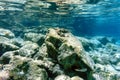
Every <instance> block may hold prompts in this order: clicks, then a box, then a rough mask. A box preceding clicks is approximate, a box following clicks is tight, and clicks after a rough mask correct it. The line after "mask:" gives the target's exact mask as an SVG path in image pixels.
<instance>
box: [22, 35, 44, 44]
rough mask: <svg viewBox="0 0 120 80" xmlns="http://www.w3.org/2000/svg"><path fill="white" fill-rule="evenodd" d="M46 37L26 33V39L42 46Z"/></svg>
mask: <svg viewBox="0 0 120 80" xmlns="http://www.w3.org/2000/svg"><path fill="white" fill-rule="evenodd" d="M44 37H45V36H44V35H43V34H38V33H25V36H24V39H25V40H29V41H33V42H35V43H37V44H38V45H40V46H41V45H42V44H43V42H44V39H45V38H44Z"/></svg>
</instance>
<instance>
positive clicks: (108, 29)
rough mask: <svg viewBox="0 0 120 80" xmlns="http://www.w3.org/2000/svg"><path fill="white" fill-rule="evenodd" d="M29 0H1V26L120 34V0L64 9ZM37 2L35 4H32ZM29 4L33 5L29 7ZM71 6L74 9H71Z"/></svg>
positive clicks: (76, 32) (74, 32)
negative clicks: (43, 5)
mask: <svg viewBox="0 0 120 80" xmlns="http://www.w3.org/2000/svg"><path fill="white" fill-rule="evenodd" d="M34 3H35V2H34V1H33V2H30V1H29V2H27V1H26V0H21V1H20V0H17V1H14V0H10V1H6V0H5V1H2V0H1V1H0V6H1V7H0V27H4V28H8V29H11V30H13V31H15V32H16V33H17V31H18V33H19V32H22V31H23V30H21V29H24V28H26V27H29V28H31V29H32V28H33V27H34V28H36V29H37V28H38V27H43V28H44V27H62V28H67V29H69V30H70V31H72V33H73V34H75V35H78V36H79V35H80V36H94V35H103V36H115V37H119V35H120V1H119V0H100V1H99V2H98V3H92V4H90V3H88V4H74V5H73V4H71V5H66V6H65V9H64V10H56V7H57V6H56V5H55V4H53V3H52V6H51V7H50V8H43V7H40V6H38V5H35V4H34ZM30 4H34V5H30ZM27 5H30V6H32V7H30V8H29V7H28V6H27ZM70 8H71V9H70Z"/></svg>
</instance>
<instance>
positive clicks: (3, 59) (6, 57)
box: [0, 51, 18, 64]
mask: <svg viewBox="0 0 120 80" xmlns="http://www.w3.org/2000/svg"><path fill="white" fill-rule="evenodd" d="M15 55H18V51H8V52H5V53H4V54H3V55H2V56H1V57H0V63H2V64H9V62H10V60H11V59H12V58H13V57H14V56H15Z"/></svg>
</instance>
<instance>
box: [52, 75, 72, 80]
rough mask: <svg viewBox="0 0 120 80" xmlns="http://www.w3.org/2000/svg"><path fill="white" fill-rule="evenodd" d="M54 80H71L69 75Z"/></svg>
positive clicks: (59, 76)
mask: <svg viewBox="0 0 120 80" xmlns="http://www.w3.org/2000/svg"><path fill="white" fill-rule="evenodd" d="M54 80H71V79H70V77H69V76H67V75H58V76H57V77H56V78H55V79H54Z"/></svg>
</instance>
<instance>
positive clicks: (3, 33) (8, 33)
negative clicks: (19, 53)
mask: <svg viewBox="0 0 120 80" xmlns="http://www.w3.org/2000/svg"><path fill="white" fill-rule="evenodd" d="M0 36H4V37H7V38H14V37H15V35H14V33H13V32H11V31H10V30H8V29H3V28H0Z"/></svg>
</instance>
